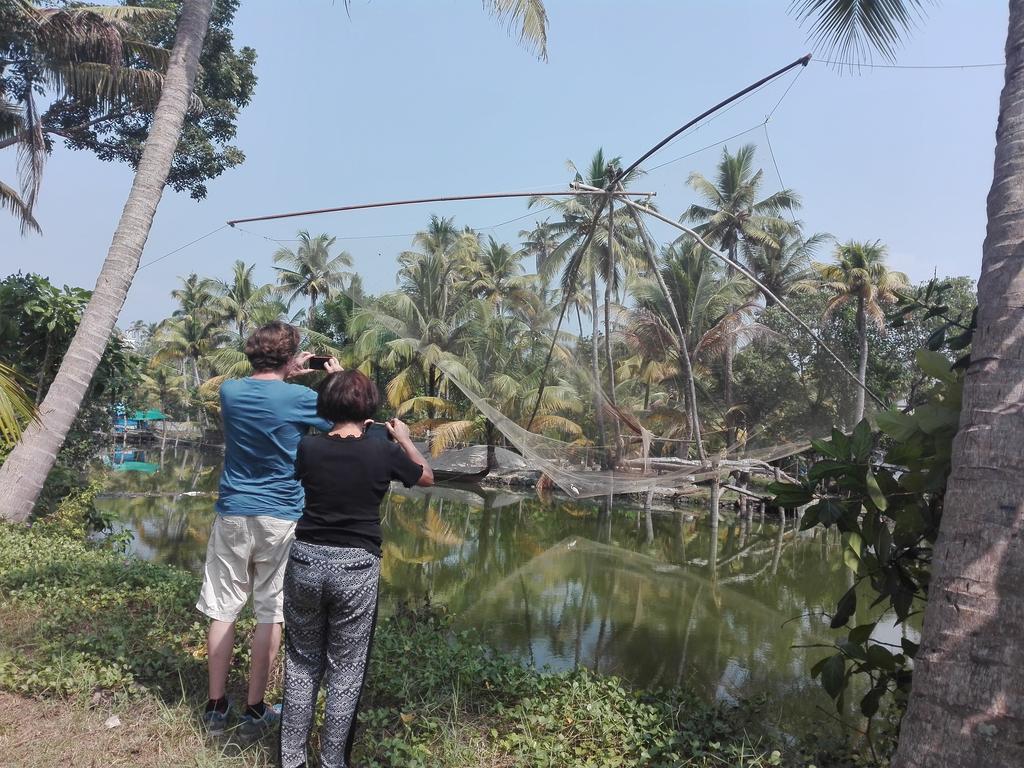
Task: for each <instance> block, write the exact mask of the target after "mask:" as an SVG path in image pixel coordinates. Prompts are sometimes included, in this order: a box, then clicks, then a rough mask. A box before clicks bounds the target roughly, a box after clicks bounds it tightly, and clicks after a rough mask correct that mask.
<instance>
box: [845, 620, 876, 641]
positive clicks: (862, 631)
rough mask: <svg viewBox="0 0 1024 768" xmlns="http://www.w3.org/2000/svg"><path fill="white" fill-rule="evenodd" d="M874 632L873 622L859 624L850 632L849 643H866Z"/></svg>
mask: <svg viewBox="0 0 1024 768" xmlns="http://www.w3.org/2000/svg"><path fill="white" fill-rule="evenodd" d="M874 631H875V622H871V623H870V624H861V625H859V626H856V627H854V628H853V629H851V630H850V634H849V638H850V642H851V643H859V644H863V643H866V642H867V641H868V640H869V639H871V633H872V632H874Z"/></svg>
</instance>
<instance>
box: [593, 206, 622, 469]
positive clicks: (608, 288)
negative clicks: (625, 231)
mask: <svg viewBox="0 0 1024 768" xmlns="http://www.w3.org/2000/svg"><path fill="white" fill-rule="evenodd" d="M605 270H606V273H607V274H606V275H605V281H604V358H605V362H606V363H607V364H608V398H609V400H611V403H612V405H617V403H616V402H615V362H614V361H613V360H612V279H613V277H614V275H615V204H614V202H612V200H611V199H609V200H608V263H607V264H606V266H605ZM598 381H600V379H599V380H598ZM621 444H622V440H621V436H620V434H619V423H618V421H617V420H616V422H615V452H614V453H613V454H612V453H611V452H609V453H610V455H611V456H612V457H613V459H612V462H613V464H614V465H617V464H618V463H619V459H620V458H621V456H620V451H621Z"/></svg>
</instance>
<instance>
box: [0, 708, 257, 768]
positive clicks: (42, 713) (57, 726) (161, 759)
mask: <svg viewBox="0 0 1024 768" xmlns="http://www.w3.org/2000/svg"><path fill="white" fill-rule="evenodd" d="M112 717H116V720H113V719H110V718H112ZM115 723H116V724H115ZM0 755H2V756H3V757H2V763H3V765H4V766H5V768H42V767H43V766H61V767H62V768H63V766H74V767H75V768H108V766H110V767H112V766H133V768H134V767H138V768H158V767H159V768H164V767H165V766H172V765H173V766H197V768H207V767H209V768H214V767H216V768H227V767H228V766H231V767H232V768H235V767H237V768H241V767H242V766H253V767H255V766H265V765H268V764H269V763H268V761H267V755H266V752H265V751H264V750H262V749H260V748H258V747H250V748H248V749H246V750H244V751H242V750H240V749H239V748H238V747H236V746H233V745H226V746H220V745H217V744H209V743H207V742H206V741H205V740H204V738H203V736H202V734H201V733H200V731H199V730H198V728H197V727H196V723H195V720H194V715H193V713H191V712H190V711H188V710H187V709H186V708H183V707H167V706H164V705H162V704H160V703H159V702H157V701H155V700H146V699H143V700H142V701H141V702H133V703H132V705H131V706H112V705H111V704H110V703H103V702H101V703H98V704H97V705H95V706H91V707H90V706H84V705H81V704H76V703H74V702H68V701H40V700H38V699H32V698H26V697H23V696H16V695H12V694H9V693H3V692H0Z"/></svg>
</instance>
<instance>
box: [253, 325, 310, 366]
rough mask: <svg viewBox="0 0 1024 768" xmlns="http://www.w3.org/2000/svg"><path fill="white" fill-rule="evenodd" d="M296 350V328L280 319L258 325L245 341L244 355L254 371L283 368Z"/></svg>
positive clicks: (297, 345)
mask: <svg viewBox="0 0 1024 768" xmlns="http://www.w3.org/2000/svg"><path fill="white" fill-rule="evenodd" d="M298 351H299V331H298V329H297V328H296V327H295V326H292V325H288V323H282V322H281V321H280V320H275V321H274V322H272V323H267V324H266V325H263V326H260V327H259V328H257V329H256V330H255V331H253V333H252V336H250V337H249V340H248V341H246V342H245V356H246V357H248V358H249V362H250V363H251V364H252V369H253V371H254V372H256V373H263V372H266V371H276V370H278V369H280V368H283V367H284V366H286V365H287V364H288V362H289V361H290V360H291V359H292V358H293V357H295V355H296V353H297V352H298Z"/></svg>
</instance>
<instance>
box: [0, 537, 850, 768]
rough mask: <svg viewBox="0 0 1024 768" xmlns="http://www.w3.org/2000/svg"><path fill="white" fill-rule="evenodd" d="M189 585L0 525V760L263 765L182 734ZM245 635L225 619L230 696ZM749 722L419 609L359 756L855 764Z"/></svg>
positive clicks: (191, 712)
mask: <svg viewBox="0 0 1024 768" xmlns="http://www.w3.org/2000/svg"><path fill="white" fill-rule="evenodd" d="M197 588H198V583H197V579H196V577H195V576H193V575H192V574H189V573H186V572H183V571H180V570H177V569H173V568H168V567H164V566H158V565H153V564H151V563H146V562H142V561H140V560H138V559H135V558H130V557H125V556H122V555H120V554H118V553H116V552H112V551H110V550H109V549H106V548H101V547H97V546H92V545H87V544H85V543H83V542H82V541H81V539H80V538H77V537H76V536H75V535H74V534H69V533H67V532H66V531H65V532H61V531H56V530H53V529H48V528H47V527H46V526H36V528H35V529H32V530H30V529H27V528H24V527H13V526H6V525H4V526H0V595H2V597H0V690H2V691H4V692H5V693H4V694H0V695H3V696H4V698H3V700H2V701H0V709H2V710H3V711H4V712H5V713H6V714H5V715H4V716H3V719H2V720H0V750H2V751H3V752H4V753H5V754H10V755H15V759H14V760H13V761H12V763H10V764H14V765H19V764H20V765H26V766H27V765H43V764H67V765H93V764H97V765H99V764H102V765H118V764H123V765H153V766H156V765H170V764H175V765H197V766H228V765H231V766H235V765H237V766H242V765H248V766H262V765H274V764H275V762H274V760H273V759H272V758H271V755H272V753H273V751H274V749H273V745H272V744H267V745H260V744H256V745H239V744H236V743H234V742H233V741H232V740H231V739H229V740H228V741H227V742H210V741H208V740H205V739H204V738H203V736H202V734H201V733H200V732H199V731H198V729H197V728H196V727H195V717H196V711H197V707H198V706H199V704H200V703H201V702H202V701H203V700H204V696H205V648H204V629H205V625H204V623H203V622H201V621H200V617H199V615H198V614H197V613H196V611H195V609H194V608H193V604H194V601H195V596H196V593H197ZM251 628H252V624H251V619H247V620H244V621H243V622H242V624H241V626H240V629H241V631H240V632H239V641H238V642H239V646H238V648H237V649H236V656H235V665H236V670H234V671H233V672H232V680H233V683H234V685H236V686H239V685H240V684H241V682H242V680H243V678H244V670H245V668H246V667H247V659H246V658H245V653H244V648H245V641H246V639H247V637H246V635H247V633H248V632H249V631H250V630H251ZM275 684H276V683H275ZM232 694H233V696H234V697H235V698H236V700H237V699H238V698H239V697H240V696H242V695H243V692H242V690H241V689H240V688H235V689H234V690H233V691H232ZM278 695H279V692H278V691H274V692H273V693H272V698H271V700H274V699H276V697H277V696H278ZM113 716H116V717H117V720H116V721H115V720H110V719H109V718H111V717H113ZM761 719H762V718H761V716H760V715H759V713H758V711H757V710H756V709H755V708H753V707H747V706H744V707H739V708H730V709H724V708H719V707H716V706H712V705H709V704H707V703H706V702H704V701H703V700H701V699H700V698H699V697H697V696H696V695H693V694H689V693H686V692H682V691H677V692H658V693H650V692H638V691H633V690H630V689H628V688H626V687H624V686H623V685H621V684H620V683H619V681H617V680H616V679H614V678H606V677H595V676H593V675H591V674H588V673H586V672H579V673H574V674H567V675H551V674H542V673H537V672H534V671H532V670H528V669H524V668H522V667H521V666H519V665H518V664H516V663H514V662H513V661H511V660H509V659H506V658H503V657H500V656H495V655H494V654H492V653H490V652H489V651H488V650H487V649H486V648H485V647H484V646H482V645H481V644H480V643H479V642H478V641H477V639H476V638H475V637H474V636H473V635H471V634H467V633H454V632H452V630H451V627H450V623H449V621H448V619H447V617H446V616H445V615H444V614H443V612H439V611H437V610H435V609H430V608H419V609H416V610H402V611H399V612H398V614H397V615H395V616H392V617H390V618H388V619H386V620H384V621H382V622H381V625H380V627H379V629H378V633H377V639H376V644H375V649H374V663H373V666H372V669H371V675H370V679H369V681H368V689H367V694H366V698H365V701H364V711H363V715H362V725H363V729H362V731H361V733H360V737H359V739H358V747H357V757H358V760H359V762H358V764H359V765H361V766H392V765H393V766H403V767H409V766H632V765H636V766H640V765H643V766H647V765H651V766H706V767H710V766H747V767H749V768H759V767H761V766H776V765H784V766H808V765H811V764H816V765H817V766H818V767H819V768H823V767H824V766H840V765H854V764H855V763H854V762H853V761H852V760H851V759H847V758H839V757H835V756H834V755H832V756H829V755H826V754H823V753H822V751H821V745H814V748H813V749H808V748H806V747H802V746H800V745H797V744H792V743H787V744H785V745H783V744H782V743H781V740H780V743H778V744H773V743H770V741H768V740H766V739H764V738H759V737H757V736H755V735H754V734H757V733H758V732H759V731H760V729H759V727H758V725H759V722H760V721H761ZM118 722H119V723H120V724H117V723H118ZM111 723H115V724H114V725H113V726H110V724H111ZM108 726H110V727H108ZM61 750H64V751H63V752H62V751H61Z"/></svg>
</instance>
